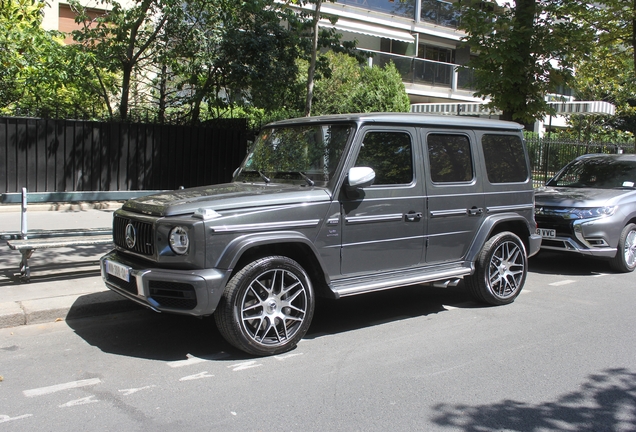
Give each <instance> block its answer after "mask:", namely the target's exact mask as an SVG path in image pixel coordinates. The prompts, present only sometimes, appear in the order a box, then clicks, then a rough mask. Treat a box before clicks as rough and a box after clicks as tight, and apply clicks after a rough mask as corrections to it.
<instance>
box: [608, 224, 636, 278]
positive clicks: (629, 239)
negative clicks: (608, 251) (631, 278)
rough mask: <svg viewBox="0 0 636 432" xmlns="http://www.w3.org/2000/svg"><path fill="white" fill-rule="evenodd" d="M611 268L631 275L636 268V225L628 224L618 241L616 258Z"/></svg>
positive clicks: (611, 262) (611, 263)
mask: <svg viewBox="0 0 636 432" xmlns="http://www.w3.org/2000/svg"><path fill="white" fill-rule="evenodd" d="M610 266H611V267H612V269H614V270H615V271H617V272H620V273H629V272H632V271H634V269H635V268H636V225H635V224H627V225H626V226H625V228H623V231H621V236H620V237H619V239H618V250H617V251H616V256H615V257H614V258H613V259H612V260H611V261H610Z"/></svg>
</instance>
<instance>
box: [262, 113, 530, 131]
mask: <svg viewBox="0 0 636 432" xmlns="http://www.w3.org/2000/svg"><path fill="white" fill-rule="evenodd" d="M323 122H355V123H393V124H411V125H426V126H454V127H468V128H475V129H503V130H514V131H519V130H522V129H523V126H522V125H520V124H519V123H515V122H509V121H503V120H492V119H485V118H479V117H469V116H441V115H431V114H423V113H360V114H334V115H326V116H316V117H301V118H295V119H289V120H281V121H278V122H274V123H270V124H269V125H268V126H289V125H295V124H307V123H323Z"/></svg>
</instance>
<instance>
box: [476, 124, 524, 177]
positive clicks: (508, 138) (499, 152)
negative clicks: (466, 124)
mask: <svg viewBox="0 0 636 432" xmlns="http://www.w3.org/2000/svg"><path fill="white" fill-rule="evenodd" d="M481 146H482V148H483V150H484V158H485V159H486V172H487V173H488V181H490V183H515V182H524V181H526V180H527V179H528V168H527V165H526V158H525V153H524V151H523V144H522V142H521V138H520V137H518V136H515V135H484V136H483V138H482V139H481Z"/></svg>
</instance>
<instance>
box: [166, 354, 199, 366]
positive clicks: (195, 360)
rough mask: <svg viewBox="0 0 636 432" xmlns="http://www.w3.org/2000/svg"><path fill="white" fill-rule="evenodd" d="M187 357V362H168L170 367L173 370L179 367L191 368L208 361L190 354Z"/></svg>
mask: <svg viewBox="0 0 636 432" xmlns="http://www.w3.org/2000/svg"><path fill="white" fill-rule="evenodd" d="M186 357H188V358H187V359H186V360H177V361H173V362H168V366H170V367H171V368H178V367H184V366H191V365H195V364H199V363H203V362H205V361H207V360H206V359H202V358H199V357H195V356H192V355H190V354H187V355H186Z"/></svg>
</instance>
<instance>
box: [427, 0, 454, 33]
mask: <svg viewBox="0 0 636 432" xmlns="http://www.w3.org/2000/svg"><path fill="white" fill-rule="evenodd" d="M420 20H421V21H423V22H428V23H432V24H437V25H440V26H444V27H451V28H457V26H458V25H459V10H458V9H457V8H455V5H454V4H453V3H452V2H448V1H440V0H422V10H421V12H420Z"/></svg>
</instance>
